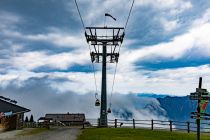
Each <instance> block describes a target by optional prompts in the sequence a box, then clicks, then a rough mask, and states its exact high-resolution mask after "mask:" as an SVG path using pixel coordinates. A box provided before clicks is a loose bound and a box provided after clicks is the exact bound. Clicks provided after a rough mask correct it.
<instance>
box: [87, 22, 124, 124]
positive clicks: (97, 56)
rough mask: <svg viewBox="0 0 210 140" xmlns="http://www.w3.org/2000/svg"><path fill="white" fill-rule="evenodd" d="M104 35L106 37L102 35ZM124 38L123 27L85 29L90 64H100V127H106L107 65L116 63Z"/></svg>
mask: <svg viewBox="0 0 210 140" xmlns="http://www.w3.org/2000/svg"><path fill="white" fill-rule="evenodd" d="M104 34H106V35H104ZM124 36H125V33H124V27H106V26H105V27H86V28H85V37H86V40H87V43H88V44H90V45H91V47H92V48H93V49H92V50H94V51H92V52H90V57H91V61H92V63H102V83H101V110H100V121H99V126H100V127H107V126H108V125H107V79H106V66H107V63H117V62H118V58H119V52H117V50H119V49H117V48H119V47H120V45H121V44H122V42H123V38H124Z"/></svg>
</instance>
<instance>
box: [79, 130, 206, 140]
mask: <svg viewBox="0 0 210 140" xmlns="http://www.w3.org/2000/svg"><path fill="white" fill-rule="evenodd" d="M195 139H196V134H195V133H189V134H188V133H185V132H168V131H161V130H153V131H152V130H145V129H131V128H117V129H116V128H88V129H85V130H84V131H83V133H82V134H81V135H80V136H79V137H78V138H77V140H195ZM209 139H210V135H209V134H203V135H202V136H201V140H209Z"/></svg>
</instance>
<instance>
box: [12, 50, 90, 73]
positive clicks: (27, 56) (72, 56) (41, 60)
mask: <svg viewBox="0 0 210 140" xmlns="http://www.w3.org/2000/svg"><path fill="white" fill-rule="evenodd" d="M87 58H89V56H88V51H71V52H68V53H65V52H64V53H59V54H52V55H50V54H47V53H46V52H38V51H34V52H23V53H18V54H17V56H15V57H13V58H12V59H11V61H12V65H13V66H14V67H15V68H16V69H25V70H33V69H36V68H39V67H50V68H55V69H61V70H62V69H67V68H68V67H71V66H72V65H74V64H81V65H83V64H86V63H87V62H89V59H87Z"/></svg>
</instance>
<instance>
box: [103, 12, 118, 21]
mask: <svg viewBox="0 0 210 140" xmlns="http://www.w3.org/2000/svg"><path fill="white" fill-rule="evenodd" d="M105 16H108V17H111V18H112V19H113V20H115V21H116V18H114V17H113V16H112V15H110V14H108V13H105Z"/></svg>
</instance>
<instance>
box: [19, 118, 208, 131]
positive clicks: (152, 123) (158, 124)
mask: <svg viewBox="0 0 210 140" xmlns="http://www.w3.org/2000/svg"><path fill="white" fill-rule="evenodd" d="M98 124H99V120H98V119H86V121H85V122H84V124H83V126H82V127H83V128H84V127H97V126H98ZM21 125H22V127H24V128H37V127H48V126H59V127H62V126H63V124H62V123H58V122H57V123H55V122H54V123H49V124H46V123H38V122H33V123H31V122H27V123H22V124H21ZM108 126H109V127H113V128H119V127H122V128H134V129H135V128H146V129H151V130H155V129H158V130H160V129H161V130H168V131H171V132H172V131H185V132H188V133H190V132H196V128H197V125H196V122H195V121H194V122H192V121H191V122H190V121H186V122H181V121H170V120H137V119H131V120H123V119H112V120H108ZM201 132H202V133H210V122H208V121H205V122H204V121H203V122H201Z"/></svg>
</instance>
